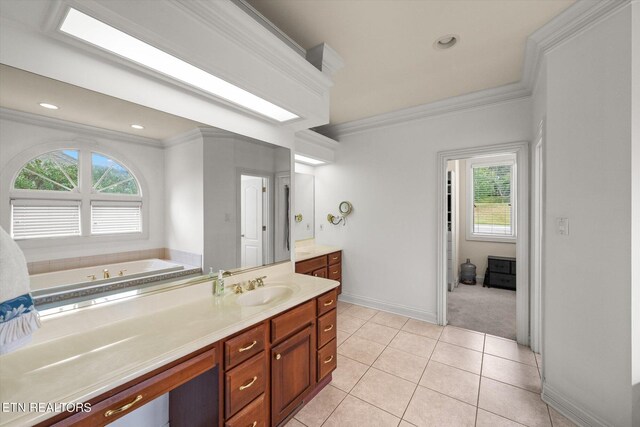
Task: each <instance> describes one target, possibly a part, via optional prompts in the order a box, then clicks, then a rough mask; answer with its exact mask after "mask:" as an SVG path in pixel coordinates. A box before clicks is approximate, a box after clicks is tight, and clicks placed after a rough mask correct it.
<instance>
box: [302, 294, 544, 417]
mask: <svg viewBox="0 0 640 427" xmlns="http://www.w3.org/2000/svg"><path fill="white" fill-rule="evenodd" d="M352 306H356V305H355V304H352ZM378 312H380V311H379V310H378ZM376 315H377V313H376V314H374V315H373V316H372V317H371V318H369V319H368V320H364V319H359V318H358V319H359V320H364V323H363V324H362V325H361V326H359V327H358V328H357V329H356V330H355V331H354V332H353V333H351V334H349V336H348V337H347V338H346V339H345V340H344V341H343V343H344V342H345V341H346V340H348V339H349V338H350V337H351V336H353V335H354V334H355V333H356V332H357V331H359V330H360V329H361V328H362V327H363V326H364V325H366V324H369V323H371V324H373V325H380V324H379V323H376V322H374V321H372V319H373V318H374V317H375V316H376ZM346 316H349V315H348V314H347V315H346ZM349 317H355V316H349ZM409 319H411V318H408V319H407V321H406V322H405V323H404V324H403V325H402V326H401V328H400V329H397V328H393V327H389V328H391V329H394V330H396V333H395V334H394V336H393V338H392V339H391V341H393V339H395V338H396V337H397V335H398V334H399V333H400V332H405V333H408V334H411V335H416V336H419V337H423V338H427V339H431V340H434V341H436V345H435V346H434V348H433V350H432V351H431V352H430V353H429V356H428V357H426V359H427V363H426V365H425V367H424V368H423V370H422V374H421V375H420V379H419V380H418V382H417V383H413V382H412V381H409V380H406V379H405V378H402V377H399V376H397V375H395V374H392V373H389V372H386V371H384V370H381V369H378V368H375V367H374V366H373V365H374V364H375V363H376V362H377V360H378V359H379V358H380V356H381V355H382V353H384V351H385V350H386V349H387V348H392V349H394V350H398V351H402V352H404V353H405V354H409V355H412V356H416V355H415V354H413V353H409V352H405V351H403V350H401V349H396V348H394V347H389V344H390V343H391V341H389V344H386V345H384V348H383V349H382V351H381V352H380V354H379V355H378V356H377V357H376V358H375V360H374V361H373V362H372V364H371V365H367V364H365V363H362V362H361V361H358V360H355V359H352V358H350V357H348V356H344V355H341V356H342V357H345V358H347V359H350V360H353V361H355V362H358V363H360V364H363V365H366V366H367V369H366V370H365V371H364V373H363V374H362V376H361V377H360V379H359V380H358V381H357V382H356V384H355V385H354V386H353V387H352V388H351V389H350V391H348V392H345V391H344V390H341V389H339V388H338V387H335V388H336V389H338V390H340V391H342V392H344V393H345V396H344V398H343V399H342V400H341V401H340V403H338V405H337V406H336V407H335V408H334V409H333V411H331V413H330V414H329V416H328V417H327V418H326V419H325V421H323V423H322V425H324V424H325V423H326V421H327V420H328V419H329V418H330V417H331V416H332V415H333V413H334V412H335V411H336V410H337V408H338V407H339V406H340V405H341V404H342V403H343V401H344V400H345V399H346V397H347V396H352V397H353V398H355V399H358V400H360V401H361V402H364V403H366V404H368V405H371V406H373V407H375V408H377V409H379V410H381V411H383V412H385V413H388V414H390V415H392V416H394V417H395V418H398V416H397V415H395V414H392V413H390V412H389V411H387V410H385V409H383V408H380V407H378V406H376V405H374V404H372V403H369V402H367V401H366V400H363V399H361V398H359V397H357V396H355V395H353V394H351V392H352V391H353V389H355V387H356V386H357V385H358V384H359V383H360V382H361V381H362V378H364V376H365V375H366V374H367V373H368V372H369V371H370V370H371V368H373V369H376V370H379V371H381V372H384V373H386V374H388V375H391V376H393V377H395V378H398V379H401V380H404V381H408V382H410V383H412V384H414V385H415V387H414V390H413V393H412V396H411V398H410V399H409V402H408V403H407V407H406V408H405V410H404V412H403V415H402V417H400V421H401V422H402V421H405V422H407V423H408V421H406V420H405V419H404V416H405V415H406V411H407V409H408V407H409V405H410V403H411V401H412V400H413V398H414V396H415V393H416V391H417V389H418V387H420V386H421V385H420V381H421V380H422V377H423V376H424V373H425V371H426V368H427V367H428V365H429V363H430V362H431V360H432V356H433V354H434V353H435V347H436V346H437V343H438V342H440V341H441V337H442V335H443V332H444V327H443V329H442V330H441V332H440V334H439V335H438V338H437V339H434V338H432V337H429V336H425V335H420V334H415V333H413V332H409V331H406V330H403V329H402V328H403V327H404V326H405V325H406V323H407V322H408V321H409ZM427 323H428V322H427ZM382 326H386V325H382ZM456 329H460V330H462V331H465V330H464V329H461V328H456ZM342 332H345V333H348V332H346V331H342ZM470 332H471V333H477V334H480V333H479V332H476V331H470ZM358 338H359V339H364V340H365V341H370V342H373V343H376V344H378V345H382V344H381V343H378V342H375V341H372V340H369V339H367V338H362V337H358ZM496 338H498V339H502V340H504V341H509V342H511V341H512V340H508V339H505V338H501V337H496ZM486 341H487V335H486V334H484V339H483V349H482V351H478V350H474V349H470V348H468V347H464V346H460V345H457V344H453V343H448V342H447V341H442V342H443V343H445V344H449V345H453V346H456V347H459V348H463V349H466V350H472V351H476V352H479V353H481V354H482V359H481V368H480V375H479V387H478V397H477V400H476V423H477V417H478V412H479V409H480V407H479V401H480V387H481V384H482V378H487V379H491V380H492V381H496V382H499V383H501V384H505V385H509V386H512V387H516V388H518V389H520V390H524V391H528V392H530V393H534V394H536V393H535V392H533V391H531V390H529V389H525V388H522V387H520V386H517V385H514V384H510V383H506V382H503V381H500V380H496V379H493V378H490V377H487V376H485V375H483V370H484V355H485V354H488V355H490V356H494V357H497V358H500V359H503V360H507V361H511V362H514V363H518V364H521V365H525V366H533V365H528V364H526V363H522V362H519V361H517V360H512V359H508V358H505V357H502V356H497V355H493V354H490V353H486ZM341 345H342V344H341ZM416 357H420V356H416ZM534 358H535V354H534ZM434 361H435V360H434ZM535 361H536V366H535V367H536V369H537V370H539V368H538V366H539V365H538V360H537V358H535ZM438 363H442V364H444V365H447V366H450V367H452V368H454V369H459V370H461V371H464V372H469V373H472V374H474V375H478V374H476V373H475V372H471V371H467V370H465V369H461V368H459V367H457V366H452V365H449V364H447V363H443V362H438ZM422 387H424V388H426V389H428V390H432V389H431V388H429V387H425V386H422ZM432 391H434V392H436V393H438V394H440V395H442V396H444V397H448V398H451V399H454V400H457V401H459V402H461V403H465V404H469V403H468V402H464V401H462V400H460V399H457V398H455V397H452V396H449V395H447V394H444V393H441V392H439V391H437V390H432ZM546 407H547V412H548V413H549V419H550V421H551V423H552V425H553V421H552V420H551V415H550V408H549V406H548V405H546ZM485 411H487V412H489V413H492V414H494V415H496V416H500V417H502V418H504V419H507V420H510V421H513V422H515V423H517V424H520V425H522V424H521V423H519V422H518V421H515V420H512V419H510V418H508V417H505V416H504V415H500V414H495V413H494V412H492V411H488V410H485ZM296 421H298V422H301V421H299V420H297V419H296ZM301 423H302V422H301ZM302 424H303V423H302ZM303 425H304V424H303Z"/></svg>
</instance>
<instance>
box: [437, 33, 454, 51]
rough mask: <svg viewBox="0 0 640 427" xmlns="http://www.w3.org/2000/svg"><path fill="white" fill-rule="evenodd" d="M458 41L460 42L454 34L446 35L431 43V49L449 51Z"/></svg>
mask: <svg viewBox="0 0 640 427" xmlns="http://www.w3.org/2000/svg"><path fill="white" fill-rule="evenodd" d="M458 40H460V37H458V36H456V35H455V34H447V35H446V36H442V37H440V38H439V39H438V40H436V41H435V43H433V47H435V48H436V49H450V48H452V47H453V46H455V44H456V43H458Z"/></svg>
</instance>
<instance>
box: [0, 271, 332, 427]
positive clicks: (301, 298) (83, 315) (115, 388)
mask: <svg viewBox="0 0 640 427" xmlns="http://www.w3.org/2000/svg"><path fill="white" fill-rule="evenodd" d="M291 269H292V266H291V263H284V264H280V265H275V266H273V267H268V268H265V269H260V270H258V271H255V272H248V273H242V274H239V275H238V276H237V277H236V276H232V277H233V279H234V280H233V281H231V280H229V279H231V278H229V279H228V280H229V281H228V285H227V292H226V295H225V296H224V297H214V296H212V295H211V282H210V281H207V282H204V283H200V284H187V283H185V284H182V285H181V284H180V283H177V285H176V286H175V287H174V288H169V289H163V290H160V291H157V292H150V293H149V294H146V295H144V296H139V297H135V298H130V299H125V300H123V301H119V302H116V303H107V304H102V305H97V306H94V307H86V308H83V309H79V310H74V311H72V312H70V313H61V314H53V315H49V316H44V318H43V328H42V329H40V330H39V331H38V332H37V333H36V334H35V335H34V341H33V343H32V344H30V345H28V346H27V347H24V348H23V349H21V350H19V351H16V352H14V353H11V354H8V355H5V356H3V359H2V363H1V364H0V378H1V379H2V381H3V383H4V384H5V386H4V387H3V388H2V395H1V396H0V399H1V400H2V401H3V402H52V403H53V402H89V403H91V411H90V412H77V413H66V412H65V413H58V414H54V413H38V412H28V411H27V412H24V413H23V412H19V411H14V412H10V413H2V414H0V425H42V426H49V425H56V426H67V425H81V426H84V425H87V426H96V425H104V424H108V423H110V422H112V421H115V420H117V419H119V418H121V417H123V416H126V415H127V414H129V413H130V412H132V411H135V410H136V409H137V408H139V407H141V406H143V405H145V404H146V403H149V402H150V401H152V400H154V399H155V398H157V397H159V396H161V395H164V394H165V393H169V420H170V423H171V425H172V426H199V425H203V426H204V425H206V426H211V425H220V426H222V425H224V426H243V427H244V426H254V427H258V426H270V425H273V426H276V425H279V424H281V423H282V422H285V421H286V420H288V419H289V418H290V417H292V416H293V414H295V412H297V410H298V409H300V408H301V407H302V406H303V405H304V403H305V402H307V401H308V400H310V398H311V397H313V396H314V395H315V394H316V393H317V392H318V391H319V390H320V389H321V388H322V387H323V386H324V385H326V384H327V383H328V382H329V381H330V380H331V372H332V371H333V370H334V369H335V368H336V359H337V355H336V328H337V326H336V321H337V316H336V309H335V308H336V305H337V289H336V288H337V286H338V283H337V282H336V281H332V280H325V279H322V278H317V277H313V276H309V275H300V274H294V273H291ZM258 274H262V275H265V274H266V275H267V276H268V278H267V279H266V280H265V283H266V285H265V286H264V287H261V288H257V289H255V290H252V291H247V290H245V291H244V293H242V294H240V295H236V294H234V293H233V292H232V285H233V284H235V283H238V282H243V281H246V280H247V279H249V278H252V277H253V276H256V275H258ZM274 289H287V290H288V291H287V292H286V293H283V292H274ZM252 292H256V293H257V294H252ZM260 293H262V294H263V295H260ZM249 295H258V296H259V298H254V297H253V296H252V297H250V298H247V297H246V296H249ZM264 295H266V297H265V296H264ZM269 295H272V296H273V297H269ZM258 299H260V300H261V302H262V304H257V303H256V301H257V300H258Z"/></svg>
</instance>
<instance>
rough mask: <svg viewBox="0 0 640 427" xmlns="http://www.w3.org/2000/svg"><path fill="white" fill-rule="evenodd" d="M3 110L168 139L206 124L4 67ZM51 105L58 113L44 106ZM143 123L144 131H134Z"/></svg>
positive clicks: (0, 77) (0, 69) (0, 81)
mask: <svg viewBox="0 0 640 427" xmlns="http://www.w3.org/2000/svg"><path fill="white" fill-rule="evenodd" d="M0 93H2V96H1V97H0V107H3V108H9V109H12V110H16V111H22V112H25V113H31V114H37V115H40V116H46V117H52V118H55V119H60V120H65V121H69V122H74V123H80V124H84V125H88V126H94V127H98V128H102V129H108V130H113V131H117V132H122V133H127V134H130V135H135V136H142V137H146V138H152V139H156V140H160V141H161V140H165V139H168V138H172V137H174V136H176V135H179V134H182V133H184V132H187V131H189V130H191V129H194V128H196V127H201V126H206V125H204V124H203V123H199V122H195V121H193V120H189V119H185V118H182V117H178V116H174V115H171V114H167V113H164V112H162V111H158V110H154V109H152V108H147V107H143V106H141V105H138V104H133V103H131V102H128V101H124V100H122V99H118V98H114V97H112V96H107V95H104V94H101V93H97V92H94V91H91V90H88V89H83V88H81V87H77V86H74V85H70V84H68V83H64V82H61V81H58V80H54V79H50V78H47V77H43V76H39V75H37V74H33V73H29V72H27V71H23V70H19V69H17V68H13V67H9V66H6V65H2V64H0ZM41 102H47V103H51V104H54V105H56V106H57V107H59V108H58V109H56V110H51V109H46V108H43V107H41V106H40V103H41ZM133 124H140V125H142V126H143V127H144V129H134V128H132V127H131V125H133Z"/></svg>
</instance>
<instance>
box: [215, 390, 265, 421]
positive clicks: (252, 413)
mask: <svg viewBox="0 0 640 427" xmlns="http://www.w3.org/2000/svg"><path fill="white" fill-rule="evenodd" d="M266 412H267V411H266V407H265V405H264V394H263V395H261V396H260V397H258V398H257V399H256V400H254V401H253V402H251V403H250V404H248V405H247V406H245V407H244V408H242V410H241V411H240V412H238V413H237V414H235V415H234V416H233V418H231V419H230V420H229V421H227V422H225V423H224V427H266V425H267V423H266V418H265V415H266Z"/></svg>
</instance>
